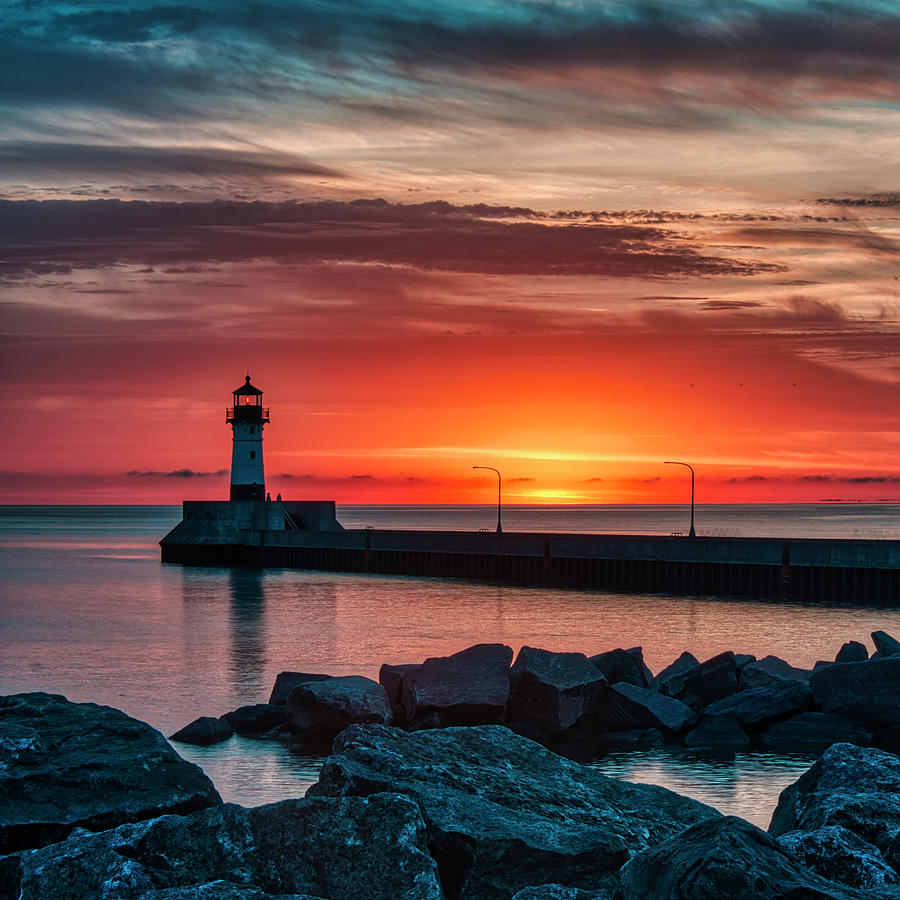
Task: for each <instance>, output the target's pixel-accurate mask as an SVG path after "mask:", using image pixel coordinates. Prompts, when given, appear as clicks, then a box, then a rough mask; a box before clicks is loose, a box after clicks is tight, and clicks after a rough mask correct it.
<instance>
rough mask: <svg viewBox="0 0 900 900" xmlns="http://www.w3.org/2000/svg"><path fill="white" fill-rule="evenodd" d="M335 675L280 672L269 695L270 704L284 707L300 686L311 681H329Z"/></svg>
mask: <svg viewBox="0 0 900 900" xmlns="http://www.w3.org/2000/svg"><path fill="white" fill-rule="evenodd" d="M330 678H334V676H333V675H321V674H315V673H312V672H279V673H278V675H277V676H276V678H275V684H274V685H273V686H272V693H271V694H270V695H269V703H271V704H273V705H274V706H284V705H285V703H287V698H288V694H290V692H291V691H292V690H293V689H294V688H295V687H297V685H298V684H306V683H307V682H309V681H328V680H329V679H330Z"/></svg>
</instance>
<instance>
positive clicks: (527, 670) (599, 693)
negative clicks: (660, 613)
mask: <svg viewBox="0 0 900 900" xmlns="http://www.w3.org/2000/svg"><path fill="white" fill-rule="evenodd" d="M629 659H630V657H629ZM510 679H511V682H512V689H511V691H510V697H509V706H508V710H507V717H508V718H509V719H510V720H511V721H514V722H528V721H531V722H534V723H535V724H536V725H538V726H539V727H540V728H542V729H543V730H544V731H546V732H547V733H548V734H556V733H558V732H560V731H565V729H567V728H571V726H572V725H574V724H575V723H576V722H577V721H578V720H579V719H581V717H582V716H583V715H585V713H590V712H592V711H593V710H594V709H595V708H596V707H597V706H598V704H600V703H601V702H602V701H603V697H604V695H605V693H606V688H607V682H606V678H605V677H604V676H603V673H602V672H600V671H599V670H598V669H597V668H596V667H595V666H593V665H592V664H591V663H590V662H589V661H588V658H587V657H586V656H585V655H584V654H583V653H553V652H551V651H549V650H539V649H537V648H535V647H523V648H522V649H521V650H520V651H519V655H518V656H517V657H516V662H515V664H514V665H513V667H512V669H511V671H510Z"/></svg>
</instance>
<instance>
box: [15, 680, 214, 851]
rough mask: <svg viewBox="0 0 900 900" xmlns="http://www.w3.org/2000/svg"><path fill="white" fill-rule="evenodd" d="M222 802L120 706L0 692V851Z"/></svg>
mask: <svg viewBox="0 0 900 900" xmlns="http://www.w3.org/2000/svg"><path fill="white" fill-rule="evenodd" d="M221 802H222V800H221V798H220V797H219V795H218V793H216V789H215V788H214V787H213V784H212V782H211V781H210V780H209V779H208V778H207V777H206V776H205V775H204V774H203V772H202V771H201V769H200V768H199V767H198V766H195V765H194V764H193V763H189V762H186V761H185V760H183V759H182V758H181V757H180V756H179V755H178V754H177V753H176V752H175V751H174V750H173V749H172V748H171V747H170V746H169V743H168V741H166V739H165V738H164V737H163V736H162V735H161V734H160V733H159V732H158V731H157V730H156V729H155V728H151V727H150V726H149V725H147V724H146V723H144V722H139V721H138V720H137V719H133V718H131V716H127V715H126V714H125V713H123V712H121V711H120V710H118V709H113V708H112V707H109V706H97V705H96V704H94V703H70V702H69V701H68V700H67V699H66V698H65V697H62V696H60V695H57V694H43V693H35V694H14V695H12V696H7V697H0V853H9V852H11V851H13V850H18V849H21V848H24V847H40V846H42V845H44V844H49V843H52V842H54V841H61V840H63V839H64V838H65V837H66V836H67V835H68V834H69V833H70V832H71V831H72V830H73V829H74V828H76V827H80V828H86V829H88V830H90V831H100V830H102V829H106V828H112V827H113V826H115V825H118V824H120V823H122V822H137V821H140V820H141V819H149V818H152V817H154V816H159V815H162V814H163V813H167V812H176V813H187V812H192V811H193V810H196V809H204V808H205V807H208V806H214V805H217V804H220V803H221Z"/></svg>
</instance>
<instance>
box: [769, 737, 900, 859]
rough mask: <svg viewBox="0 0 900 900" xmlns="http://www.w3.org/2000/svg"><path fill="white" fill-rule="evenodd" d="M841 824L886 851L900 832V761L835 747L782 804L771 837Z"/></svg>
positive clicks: (783, 794) (845, 746) (867, 751)
mask: <svg viewBox="0 0 900 900" xmlns="http://www.w3.org/2000/svg"><path fill="white" fill-rule="evenodd" d="M827 825H840V826H842V827H844V828H847V829H849V830H850V831H852V832H853V833H854V834H855V835H857V836H858V837H861V838H862V839H863V840H864V841H868V843H870V844H874V845H875V846H876V847H878V849H879V850H881V851H885V850H886V849H887V848H888V847H889V845H890V843H891V841H892V840H893V839H894V837H895V836H896V835H897V833H898V832H900V758H898V757H896V756H894V754H893V753H885V752H884V751H882V750H875V749H872V748H871V747H869V748H865V747H856V746H854V745H853V744H833V745H832V746H831V747H829V748H828V749H827V750H826V751H825V752H824V753H823V754H822V755H821V756H820V757H819V758H818V759H817V760H816V761H815V762H814V763H813V765H812V766H811V767H810V768H809V769H808V770H807V771H806V772H804V773H803V775H801V776H800V778H798V779H797V781H795V782H794V783H793V784H791V785H788V787H786V788H785V789H784V790H783V791H782V792H781V796H780V797H779V799H778V806H777V807H776V808H775V812H774V813H773V815H772V822H771V824H770V825H769V833H770V834H772V835H774V836H775V837H778V836H779V835H782V834H787V833H788V832H789V831H816V830H817V829H819V828H824V827H825V826H827Z"/></svg>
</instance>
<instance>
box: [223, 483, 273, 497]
mask: <svg viewBox="0 0 900 900" xmlns="http://www.w3.org/2000/svg"><path fill="white" fill-rule="evenodd" d="M228 499H229V500H265V499H266V486H265V485H264V484H233V485H232V486H231V493H230V494H229V495H228Z"/></svg>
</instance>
